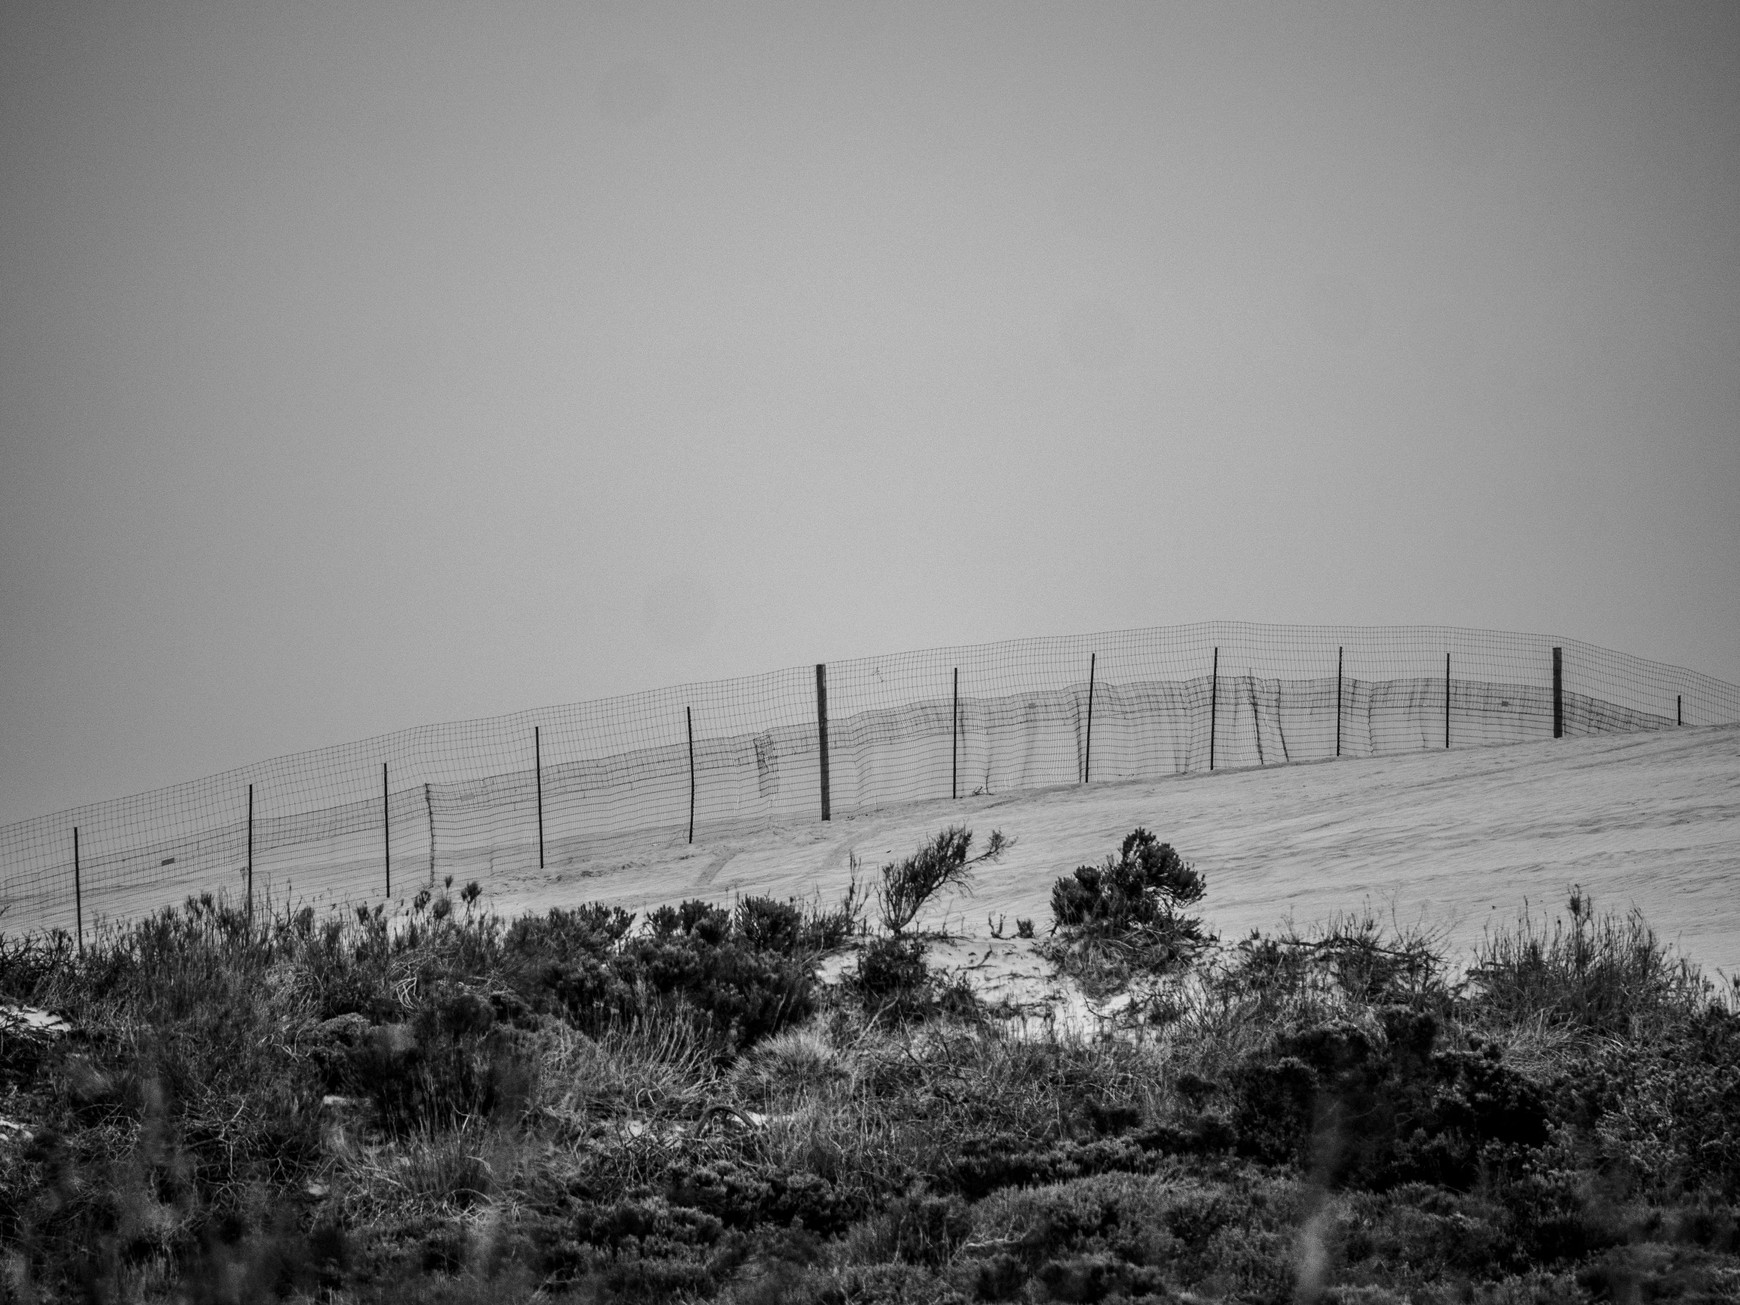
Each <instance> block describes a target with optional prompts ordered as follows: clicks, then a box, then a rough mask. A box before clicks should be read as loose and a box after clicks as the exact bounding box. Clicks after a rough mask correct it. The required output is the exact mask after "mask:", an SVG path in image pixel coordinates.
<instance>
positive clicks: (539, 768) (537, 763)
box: [532, 725, 693, 870]
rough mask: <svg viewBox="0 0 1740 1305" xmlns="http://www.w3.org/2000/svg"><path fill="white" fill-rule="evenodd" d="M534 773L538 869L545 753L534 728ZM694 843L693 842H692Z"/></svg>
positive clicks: (540, 866)
mask: <svg viewBox="0 0 1740 1305" xmlns="http://www.w3.org/2000/svg"><path fill="white" fill-rule="evenodd" d="M532 773H533V774H534V775H535V776H537V782H538V869H540V870H542V869H543V868H544V752H543V747H542V745H541V744H540V742H539V740H538V727H537V726H536V725H534V726H532ZM691 841H693V840H691Z"/></svg>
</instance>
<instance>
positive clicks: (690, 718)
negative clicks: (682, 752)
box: [683, 707, 695, 843]
mask: <svg viewBox="0 0 1740 1305" xmlns="http://www.w3.org/2000/svg"><path fill="white" fill-rule="evenodd" d="M683 719H684V720H686V721H687V722H688V725H689V841H690V842H691V843H693V842H694V841H695V709H694V708H693V707H684V708H683Z"/></svg>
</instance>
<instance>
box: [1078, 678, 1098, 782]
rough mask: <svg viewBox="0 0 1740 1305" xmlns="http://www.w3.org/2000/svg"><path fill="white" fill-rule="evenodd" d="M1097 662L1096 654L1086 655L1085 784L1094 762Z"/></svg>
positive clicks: (1082, 778)
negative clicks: (1095, 673) (1095, 668)
mask: <svg viewBox="0 0 1740 1305" xmlns="http://www.w3.org/2000/svg"><path fill="white" fill-rule="evenodd" d="M1098 660H1099V654H1098V653H1089V654H1088V718H1087V746H1086V747H1084V748H1083V749H1082V756H1081V782H1082V783H1084V784H1085V783H1087V782H1088V776H1089V775H1091V774H1092V773H1093V762H1094V667H1095V664H1096V663H1097V662H1098Z"/></svg>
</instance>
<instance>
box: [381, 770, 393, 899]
mask: <svg viewBox="0 0 1740 1305" xmlns="http://www.w3.org/2000/svg"><path fill="white" fill-rule="evenodd" d="M381 855H382V858H383V859H384V860H385V861H386V864H387V897H388V898H389V899H390V898H391V897H392V895H393V804H392V802H391V801H390V800H389V798H388V794H387V763H386V762H384V761H383V762H381Z"/></svg>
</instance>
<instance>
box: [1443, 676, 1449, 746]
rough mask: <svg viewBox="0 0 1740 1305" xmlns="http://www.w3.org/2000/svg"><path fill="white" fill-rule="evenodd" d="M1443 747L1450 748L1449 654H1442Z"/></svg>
mask: <svg viewBox="0 0 1740 1305" xmlns="http://www.w3.org/2000/svg"><path fill="white" fill-rule="evenodd" d="M1444 746H1445V747H1446V748H1448V747H1449V746H1450V654H1449V653H1445V654H1444Z"/></svg>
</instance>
